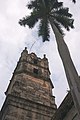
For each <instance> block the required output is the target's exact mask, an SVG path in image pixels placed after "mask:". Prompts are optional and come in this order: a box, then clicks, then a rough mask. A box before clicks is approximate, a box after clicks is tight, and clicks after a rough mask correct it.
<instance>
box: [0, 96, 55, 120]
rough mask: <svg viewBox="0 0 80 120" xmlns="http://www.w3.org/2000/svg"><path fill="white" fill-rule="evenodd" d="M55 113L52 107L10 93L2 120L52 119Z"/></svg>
mask: <svg viewBox="0 0 80 120" xmlns="http://www.w3.org/2000/svg"><path fill="white" fill-rule="evenodd" d="M5 106H6V107H5ZM54 113H55V109H54V108H52V107H49V106H45V105H42V104H39V103H35V102H32V101H30V100H25V99H23V98H22V99H21V98H19V97H16V98H15V96H11V95H8V97H7V100H6V101H5V105H4V106H3V108H2V114H1V115H0V120H50V119H51V117H52V115H53V114H54Z"/></svg>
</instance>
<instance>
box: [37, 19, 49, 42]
mask: <svg viewBox="0 0 80 120" xmlns="http://www.w3.org/2000/svg"><path fill="white" fill-rule="evenodd" d="M49 33H50V30H49V24H48V21H47V19H41V20H40V24H39V31H38V35H39V36H42V39H43V42H45V41H49V37H50V35H49Z"/></svg>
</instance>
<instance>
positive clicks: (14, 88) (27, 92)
mask: <svg viewBox="0 0 80 120" xmlns="http://www.w3.org/2000/svg"><path fill="white" fill-rule="evenodd" d="M53 88H54V87H53V84H52V82H51V79H50V71H49V66H48V59H47V58H46V55H44V57H43V58H42V59H41V58H39V57H37V55H36V54H35V53H30V54H28V51H27V49H26V48H25V49H24V50H23V52H22V53H21V57H20V59H19V61H18V63H17V66H16V69H15V70H14V73H13V76H12V79H11V80H10V83H9V86H8V88H7V91H6V93H5V94H6V99H5V102H4V104H3V107H2V109H1V112H0V120H51V118H52V116H53V115H54V113H55V111H56V104H55V97H54V96H53V95H52V89H53Z"/></svg>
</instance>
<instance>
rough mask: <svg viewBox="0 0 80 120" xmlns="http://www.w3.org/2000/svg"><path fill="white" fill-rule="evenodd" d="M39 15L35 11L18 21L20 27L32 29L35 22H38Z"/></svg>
mask: <svg viewBox="0 0 80 120" xmlns="http://www.w3.org/2000/svg"><path fill="white" fill-rule="evenodd" d="M38 19H39V14H38V12H37V11H33V12H31V15H30V16H26V17H25V18H23V19H22V20H20V21H19V24H20V25H24V26H25V25H28V26H29V27H30V28H33V27H34V25H35V24H36V22H38Z"/></svg>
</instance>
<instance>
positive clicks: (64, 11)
mask: <svg viewBox="0 0 80 120" xmlns="http://www.w3.org/2000/svg"><path fill="white" fill-rule="evenodd" d="M54 13H56V15H57V14H58V15H59V16H66V17H72V14H71V13H69V8H63V7H62V8H60V9H58V10H56V11H55V12H54Z"/></svg>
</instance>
